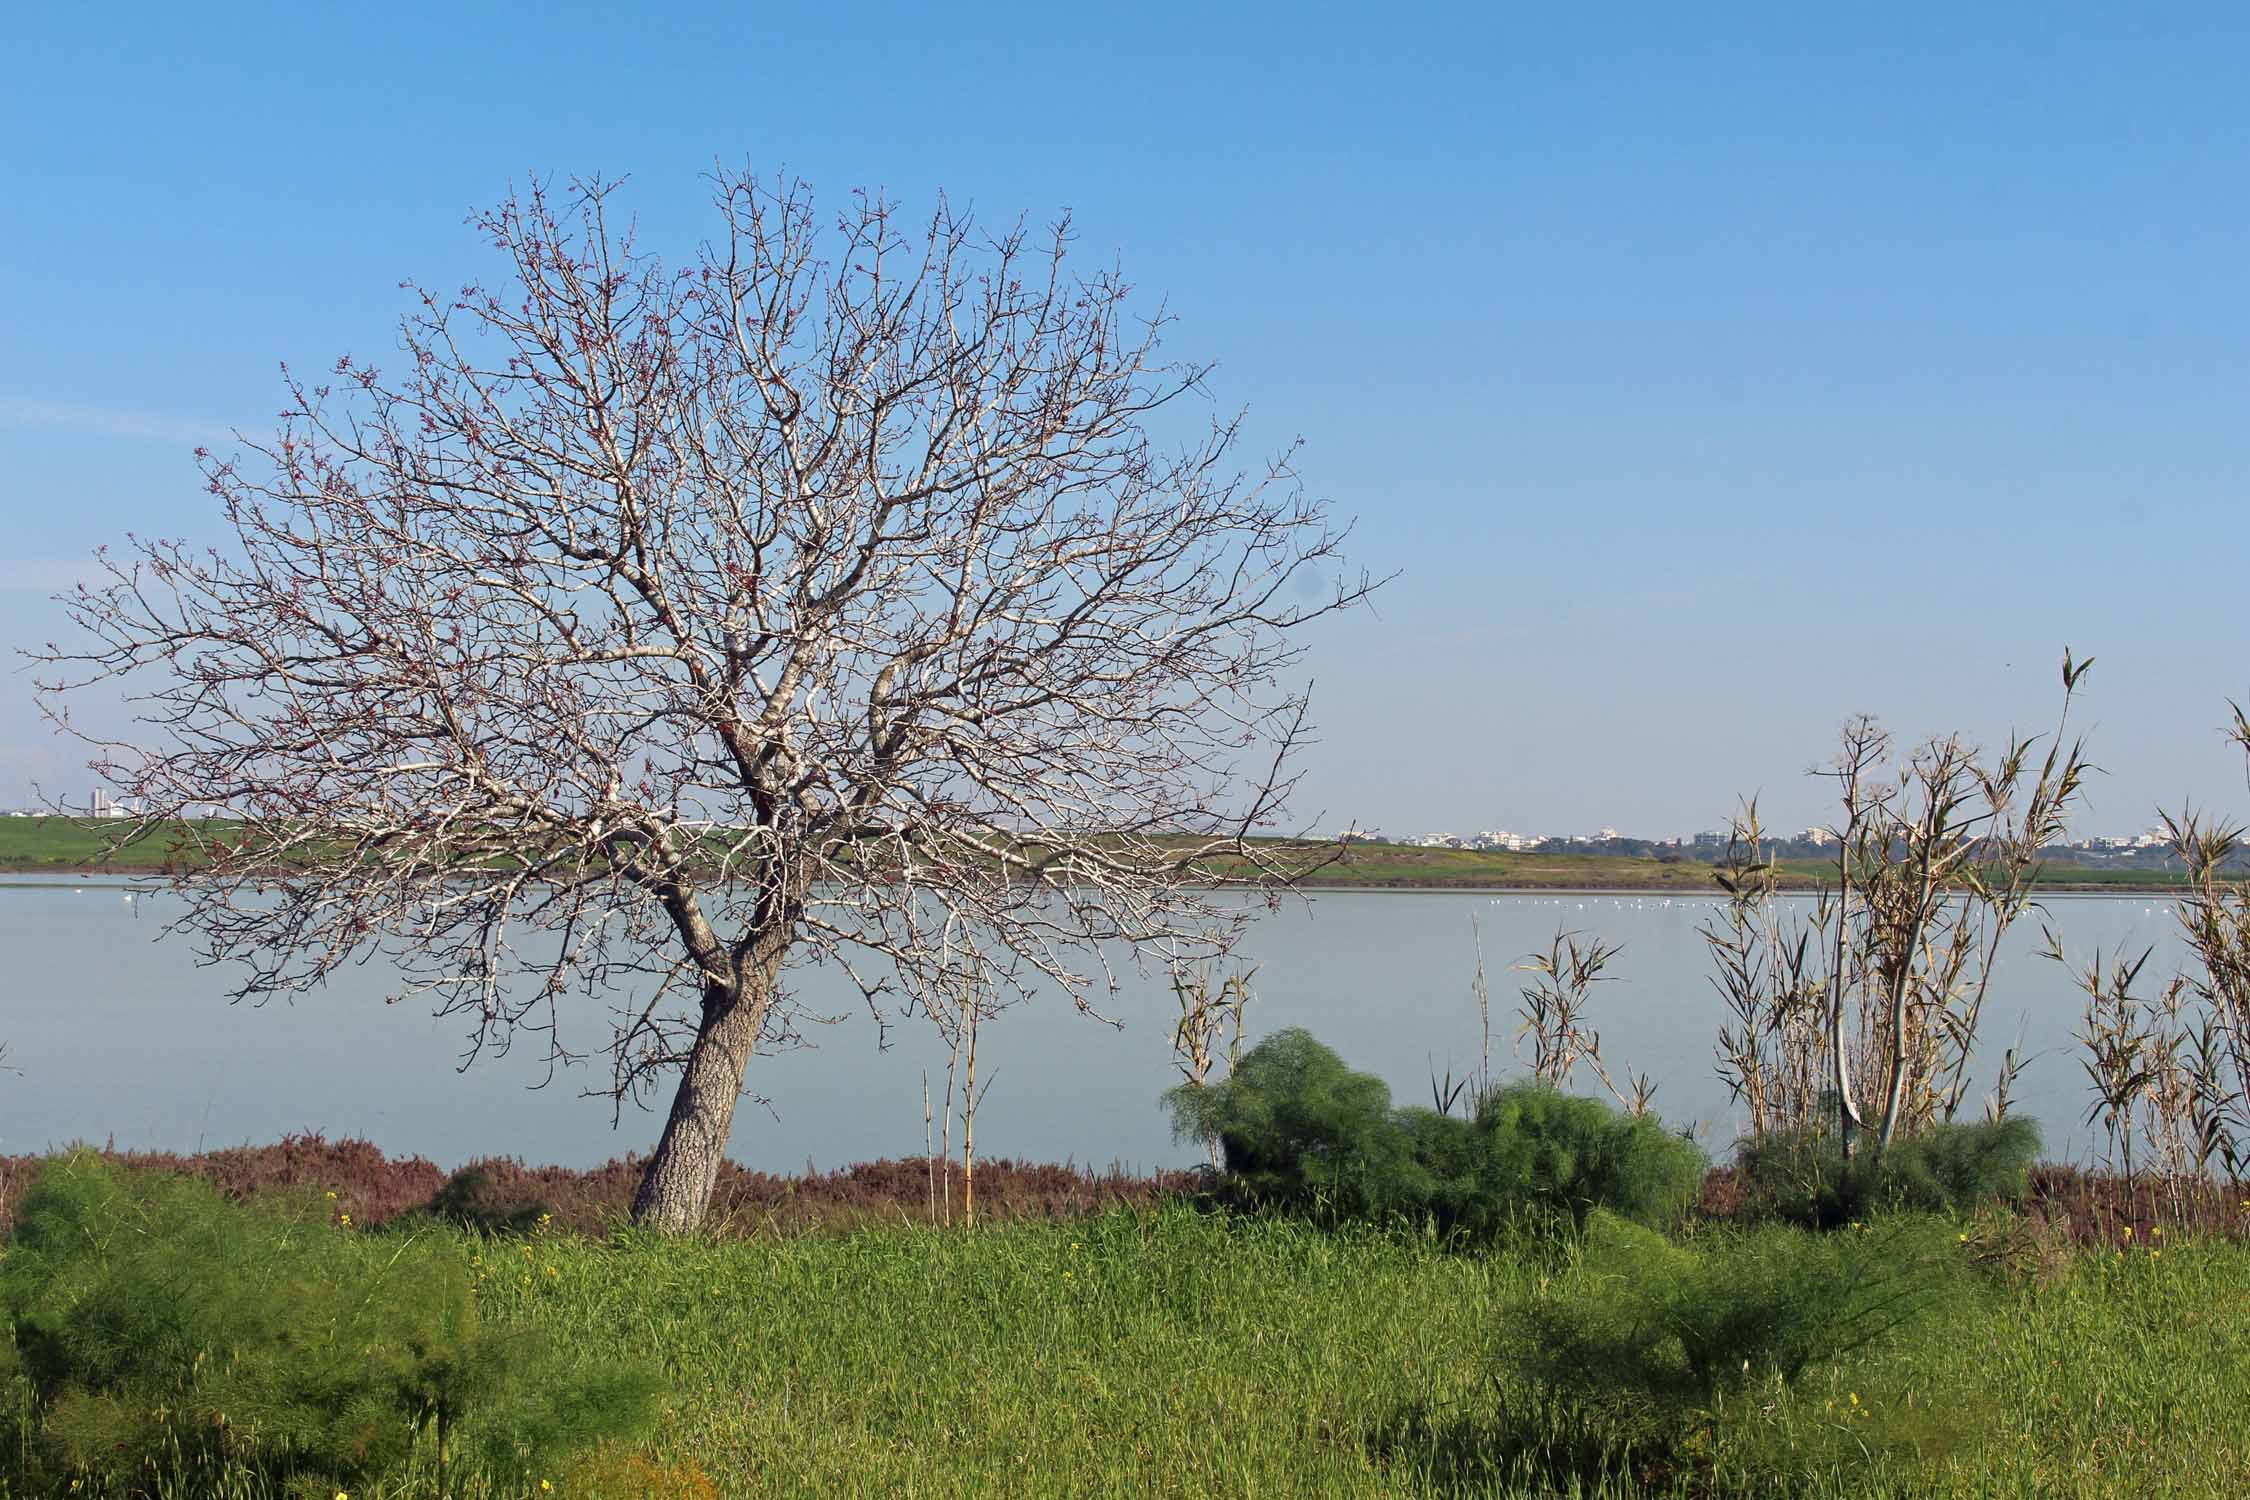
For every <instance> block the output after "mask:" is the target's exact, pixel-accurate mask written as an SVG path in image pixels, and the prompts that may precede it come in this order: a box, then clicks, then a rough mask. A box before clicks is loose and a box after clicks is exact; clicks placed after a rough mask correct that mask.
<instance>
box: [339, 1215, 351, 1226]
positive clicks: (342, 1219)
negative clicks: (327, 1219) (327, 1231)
mask: <svg viewBox="0 0 2250 1500" xmlns="http://www.w3.org/2000/svg"><path fill="white" fill-rule="evenodd" d="M336 1222H337V1223H339V1224H341V1225H343V1226H344V1227H345V1228H346V1229H349V1228H351V1227H352V1216H351V1215H350V1214H338V1215H337V1216H336Z"/></svg>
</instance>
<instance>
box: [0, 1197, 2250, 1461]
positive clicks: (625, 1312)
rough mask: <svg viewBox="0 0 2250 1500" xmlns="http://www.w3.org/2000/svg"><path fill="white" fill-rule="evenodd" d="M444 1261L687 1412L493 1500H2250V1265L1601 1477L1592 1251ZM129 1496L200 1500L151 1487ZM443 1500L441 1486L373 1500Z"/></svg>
mask: <svg viewBox="0 0 2250 1500" xmlns="http://www.w3.org/2000/svg"><path fill="white" fill-rule="evenodd" d="M333 1232H334V1233H336V1234H339V1235H361V1236H363V1237H364V1240H365V1244H366V1250H367V1255H366V1264H367V1265H368V1267H369V1268H370V1269H369V1274H370V1275H376V1274H379V1272H380V1267H381V1266H382V1265H383V1264H384V1263H385V1261H386V1257H388V1256H390V1255H391V1254H392V1253H393V1247H394V1246H395V1244H396V1242H397V1240H398V1238H399V1236H398V1234H397V1233H396V1232H392V1233H384V1232H374V1233H368V1232H366V1231H363V1230H359V1229H354V1228H345V1227H337V1228H335V1229H334V1230H333ZM1725 1232H1726V1231H1719V1230H1712V1231H1706V1233H1707V1234H1723V1233H1725ZM1963 1232H1964V1233H1967V1232H1969V1231H1967V1230H1964V1231H1963ZM420 1233H422V1234H423V1235H425V1236H427V1235H439V1236H451V1237H454V1238H455V1239H456V1240H457V1241H458V1245H457V1248H458V1252H459V1257H460V1260H461V1262H462V1263H463V1264H466V1265H468V1266H470V1267H471V1268H472V1269H471V1270H470V1271H469V1273H468V1274H469V1275H470V1276H472V1277H473V1278H474V1280H475V1284H476V1294H475V1295H476V1300H477V1302H478V1305H479V1307H480V1309H481V1311H482V1313H483V1315H484V1316H485V1317H487V1318H489V1319H491V1320H494V1321H495V1322H496V1323H497V1324H498V1325H500V1326H502V1327H507V1328H513V1329H517V1330H520V1331H523V1332H526V1333H529V1334H532V1335H535V1336H537V1337H539V1338H540V1339H542V1340H544V1341H546V1343H547V1344H548V1345H549V1346H550V1347H552V1348H554V1349H556V1350H558V1351H559V1352H560V1353H561V1354H562V1355H563V1356H564V1357H565V1358H566V1359H568V1360H569V1361H571V1362H574V1363H577V1364H581V1365H588V1366H601V1365H623V1364H628V1363H631V1364H640V1365H643V1366H647V1367H651V1368H653V1369H654V1370H655V1371H656V1373H658V1374H659V1375H660V1376H661V1378H662V1381H663V1383H664V1386H665V1389H666V1390H667V1391H668V1393H669V1394H668V1395H667V1396H666V1397H665V1401H664V1410H663V1415H662V1416H661V1418H660V1419H659V1425H658V1427H657V1430H656V1431H655V1433H654V1434H653V1437H652V1438H651V1439H650V1440H649V1441H647V1442H645V1443H641V1444H636V1445H635V1447H634V1448H633V1450H632V1451H631V1452H630V1453H620V1452H616V1451H612V1452H609V1453H607V1454H605V1455H604V1456H603V1457H601V1458H600V1459H599V1460H598V1461H596V1462H594V1463H591V1464H581V1465H579V1466H575V1467H564V1468H561V1469H560V1470H559V1471H558V1472H556V1473H553V1474H543V1475H538V1476H531V1475H525V1476H521V1477H520V1478H514V1479H510V1480H508V1481H505V1482H501V1481H496V1480H493V1479H492V1478H490V1477H489V1476H487V1477H472V1478H471V1479H469V1481H468V1482H467V1484H466V1486H465V1492H466V1493H468V1494H471V1495H480V1496H495V1495H517V1494H521V1495H541V1494H549V1493H552V1494H560V1495H566V1496H568V1495H581V1496H585V1495H597V1494H623V1493H627V1492H631V1493H634V1494H637V1495H668V1496H713V1495H716V1496H820V1497H848V1496H868V1497H873V1496H900V1495H906V1496H917V1495H928V1496H954V1495H977V1496H1054V1495H1070V1496H1119V1497H1125V1496H1133V1497H1138V1496H1150V1495H1176V1496H1203V1495H1218V1494H1223V1495H1263V1496H1337V1497H1345V1496H1352V1497H1358V1496H1369V1495H1400V1496H1419V1495H1430V1496H1437V1495H1509V1494H1525V1495H1529V1494H1558V1493H1563V1494H1567V1493H1601V1494H1611V1495H1618V1496H1627V1495H1673V1494H1679V1495H1696V1494H1717V1493H1733V1494H1755V1495H1773V1494H1802V1495H1808V1496H1839V1497H1840V1496H1871V1495H1897V1496H1906V1495H1915V1496H1955V1495H1958V1496H1970V1495H1979V1496H1988V1495H2008V1496H2013V1495H2021V1496H2026V1497H2029V1496H2086V1497H2095V1496H2114V1495H2123V1494H2131V1495H2150V1496H2158V1495H2177V1496H2226V1495H2233V1494H2239V1493H2243V1492H2244V1491H2245V1489H2246V1488H2250V1422H2246V1420H2245V1418H2244V1416H2243V1414H2242V1406H2241V1399H2242V1392H2243V1391H2244V1390H2245V1389H2250V1352H2246V1351H2250V1296H2245V1295H2244V1293H2245V1292H2250V1250H2246V1249H2245V1248H2244V1247H2242V1246H2240V1245H2232V1244H2219V1243H2209V1244H2198V1243H2194V1242H2182V1243H2176V1244H2173V1245H2169V1246H2166V1247H2165V1248H2163V1249H2162V1250H2161V1251H2160V1252H2158V1253H2149V1252H2147V1251H2136V1252H2135V1253H2131V1254H2124V1255H2120V1254H2116V1253H2111V1252H2105V1253H2103V1254H2099V1255H2083V1254H2082V1255H2078V1256H2075V1257H2073V1258H2072V1259H2070V1260H2069V1261H2068V1263H2067V1264H2066V1265H2065V1266H2063V1267H2062V1268H2061V1269H2060V1270H2059V1272H2057V1273H2055V1274H2053V1275H2052V1276H2051V1278H2050V1279H2046V1280H2044V1281H2040V1282H2033V1281H2030V1280H2020V1281H2019V1280H2008V1279H1994V1280H1992V1281H1991V1283H1990V1285H1989V1287H1988V1288H1987V1289H1986V1290H1985V1291H1984V1292H1983V1293H1982V1294H1981V1295H1980V1296H1979V1297H1978V1298H1977V1299H1976V1300H1975V1301H1974V1302H1973V1303H1971V1304H1968V1305H1964V1306H1962V1307H1959V1308H1957V1309H1954V1310H1953V1311H1952V1312H1950V1313H1949V1315H1948V1316H1947V1317H1946V1318H1944V1319H1943V1320H1938V1321H1925V1322H1924V1323H1922V1324H1920V1325H1917V1326H1916V1327H1914V1328H1911V1329H1909V1330H1908V1331H1907V1332H1906V1333H1904V1334H1902V1335H1900V1336H1898V1337H1897V1338H1895V1339H1893V1340H1892V1341H1891V1342H1889V1343H1888V1344H1885V1345H1882V1346H1879V1347H1877V1348H1875V1349H1873V1350H1871V1351H1869V1352H1866V1353H1863V1354H1859V1355H1853V1356H1850V1357H1847V1358H1846V1359H1845V1360H1843V1361H1842V1362H1841V1363H1838V1364H1836V1365H1834V1366H1830V1367H1823V1368H1820V1369H1818V1370H1816V1371H1814V1372H1813V1373H1812V1374H1810V1375H1808V1376H1807V1377H1806V1378H1805V1379H1803V1380H1802V1381H1801V1382H1800V1383H1799V1384H1797V1385H1796V1386H1795V1387H1793V1388H1789V1389H1783V1388H1781V1387H1779V1386H1775V1387H1773V1388H1770V1389H1759V1388H1753V1389H1752V1390H1751V1391H1750V1392H1749V1393H1748V1395H1747V1396H1746V1397H1744V1398H1741V1399H1736V1400H1733V1401H1730V1402H1725V1403H1722V1404H1721V1406H1720V1407H1719V1408H1718V1409H1717V1410H1715V1411H1714V1412H1712V1413H1711V1414H1710V1415H1709V1416H1708V1418H1704V1419H1698V1421H1697V1424H1696V1427H1697V1430H1696V1431H1695V1433H1694V1434H1693V1435H1692V1437H1691V1438H1690V1440H1689V1441H1688V1442H1687V1443H1686V1444H1685V1445H1684V1446H1683V1447H1681V1448H1680V1449H1679V1450H1678V1451H1676V1452H1674V1453H1673V1454H1671V1455H1669V1456H1667V1457H1666V1458H1665V1459H1663V1460H1662V1461H1651V1462H1648V1463H1643V1464H1628V1465H1627V1466H1626V1467H1625V1468H1624V1469H1623V1470H1619V1469H1616V1468H1614V1467H1612V1468H1610V1469H1609V1470H1607V1471H1606V1472H1605V1471H1604V1470H1602V1469H1601V1468H1599V1467H1595V1466H1590V1465H1587V1464H1585V1463H1584V1462H1583V1461H1582V1460H1581V1459H1580V1458H1578V1457H1576V1456H1574V1455H1576V1454H1577V1453H1578V1452H1580V1451H1581V1448H1580V1446H1579V1439H1580V1438H1581V1437H1582V1436H1583V1433H1582V1431H1579V1430H1577V1429H1574V1428H1572V1427H1571V1425H1570V1423H1569V1422H1567V1421H1565V1420H1563V1419H1560V1418H1558V1417H1557V1416H1556V1415H1555V1413H1554V1412H1553V1411H1552V1409H1551V1408H1550V1406H1549V1405H1548V1403H1546V1402H1545V1401H1544V1400H1543V1399H1542V1397H1541V1394H1540V1393H1539V1392H1538V1391H1536V1390H1534V1389H1533V1388H1531V1387H1530V1386H1529V1385H1528V1384H1527V1383H1526V1382H1525V1381H1524V1380H1523V1379H1522V1378H1521V1376H1520V1375H1519V1374H1518V1373H1517V1372H1516V1371H1515V1370H1513V1369H1512V1368H1510V1367H1509V1366H1508V1364H1507V1363H1506V1362H1505V1361H1503V1360H1501V1359H1500V1358H1499V1357H1498V1356H1497V1350H1496V1343H1495V1337H1496V1331H1497V1330H1498V1328H1499V1327H1500V1325H1501V1323H1502V1320H1503V1317H1504V1315H1505V1313H1506V1312H1507V1310H1508V1309H1509V1308H1510V1307H1512V1306H1515V1305H1518V1304H1520V1303H1522V1302H1523V1301H1524V1300H1525V1299H1530V1298H1537V1297H1540V1296H1547V1295H1567V1294H1569V1293H1571V1292H1573V1291H1577V1290H1582V1289H1583V1286H1582V1283H1583V1282H1584V1280H1585V1279H1586V1277H1587V1276H1589V1275H1590V1274H1591V1273H1589V1272H1588V1271H1587V1270H1586V1268H1585V1267H1583V1266H1581V1265H1577V1264H1575V1263H1574V1262H1573V1259H1572V1257H1571V1255H1570V1254H1569V1252H1567V1251H1557V1250H1555V1249H1552V1248H1547V1249H1538V1250H1522V1251H1515V1252H1509V1251H1501V1252H1496V1253H1491V1254H1481V1255H1471V1254H1461V1253H1451V1252H1447V1251H1444V1250H1441V1249H1439V1248H1438V1247H1436V1246H1434V1245H1431V1244H1429V1243H1426V1242H1423V1241H1421V1240H1418V1239H1417V1238H1415V1237H1414V1236H1412V1235H1402V1234H1395V1233H1378V1232H1373V1231H1364V1230H1362V1231H1343V1232H1328V1231H1323V1230H1319V1229H1314V1228H1309V1227H1306V1226H1303V1225H1300V1224H1294V1223H1289V1222H1282V1221H1271V1220H1241V1219H1229V1218H1225V1217H1220V1216H1212V1215H1202V1214H1198V1213H1195V1212H1193V1211H1190V1210H1188V1209H1185V1208H1178V1207H1172V1208H1151V1209H1120V1210H1114V1211H1111V1212H1109V1213H1106V1214H1103V1215H1100V1216H1097V1217H1093V1218H1089V1219H1085V1220H1082V1221H1078V1222H1075V1223H1050V1224H1018V1225H1013V1226H1009V1227H1006V1228H1000V1229H989V1230H983V1229H980V1230H975V1231H961V1230H953V1231H933V1230H928V1229H917V1228H892V1229H869V1230H862V1231H857V1232H852V1233H845V1234H812V1235H799V1236H788V1237H778V1238H765V1239H756V1240H738V1241H729V1242H714V1241H710V1240H699V1239H698V1240H671V1241H666V1240H658V1239H653V1238H648V1237H642V1236H633V1235H621V1236H615V1237H612V1238H611V1239H609V1240H606V1241H595V1240H591V1239H587V1238H584V1237H581V1236H577V1235H572V1234H567V1233H563V1232H559V1231H556V1230H552V1229H534V1230H533V1231H532V1232H530V1233H529V1234H527V1235H525V1236H522V1237H505V1236H502V1237H493V1238H485V1237H479V1236H476V1235H473V1234H470V1233H468V1232H466V1231H462V1230H458V1229H445V1228H437V1229H432V1228H424V1229H422V1230H421V1231H420ZM1948 1238H1950V1237H1948ZM1977 1248H1978V1246H1977V1245H1976V1244H1969V1245H1964V1246H1963V1247H1962V1249H1961V1254H1962V1255H1963V1256H1964V1257H1968V1256H1972V1255H1974V1254H1976V1253H1977ZM5 1465H6V1460H5V1456H0V1471H4V1470H5ZM604 1476H607V1478H606V1482H605V1479H604ZM541 1479H544V1480H547V1481H548V1482H549V1484H550V1485H551V1486H552V1488H551V1489H548V1490H542V1489H541V1488H540V1486H539V1483H538V1481H539V1480H541ZM621 1486H626V1487H621ZM133 1492H134V1493H136V1494H152V1495H159V1496H161V1495H185V1494H188V1493H190V1492H191V1491H190V1490H188V1489H186V1488H183V1487H182V1486H181V1485H180V1484H178V1483H176V1482H170V1481H167V1480H165V1479H164V1477H163V1476H162V1474H161V1472H160V1471H157V1472H154V1473H153V1474H152V1477H151V1480H150V1482H149V1483H148V1485H147V1487H146V1488H136V1489H135V1490H134V1491H133ZM22 1493H24V1491H22V1490H20V1489H14V1488H10V1487H9V1485H8V1483H7V1482H6V1481H5V1480H0V1494H5V1495H9V1496H14V1495H19V1494H22ZM239 1493H240V1494H241V1495H243V1496H244V1497H245V1500H247V1497H249V1496H252V1495H260V1494H263V1493H264V1491H262V1490H260V1489H259V1488H257V1487H255V1486H246V1487H244V1488H243V1489H241V1490H240V1491H239ZM439 1493H441V1490H440V1488H439V1485H438V1482H437V1480H436V1478H435V1471H434V1469H432V1470H428V1471H427V1472H425V1473H423V1474H421V1475H420V1476H419V1477H416V1476H413V1475H409V1476H407V1477H404V1478H402V1479H400V1480H398V1481H396V1482H392V1483H389V1484H387V1485H384V1486H371V1487H363V1488H361V1489H359V1490H357V1491H355V1496H354V1500H377V1497H391V1500H405V1497H407V1496H433V1497H434V1496H436V1495H437V1494H439Z"/></svg>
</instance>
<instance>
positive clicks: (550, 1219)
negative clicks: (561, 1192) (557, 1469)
mask: <svg viewBox="0 0 2250 1500" xmlns="http://www.w3.org/2000/svg"><path fill="white" fill-rule="evenodd" d="M554 1222H555V1216H554V1215H553V1214H541V1215H540V1216H539V1227H540V1228H541V1229H545V1228H546V1227H547V1226H548V1225H549V1224H552V1223H554ZM539 1487H540V1488H541V1489H545V1488H546V1487H547V1481H546V1480H544V1479H542V1480H540V1481H539Z"/></svg>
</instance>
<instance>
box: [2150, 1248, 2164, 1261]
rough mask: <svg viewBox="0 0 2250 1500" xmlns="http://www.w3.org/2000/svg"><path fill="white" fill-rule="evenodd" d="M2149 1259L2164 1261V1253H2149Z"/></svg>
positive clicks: (2154, 1251) (2157, 1251)
mask: <svg viewBox="0 0 2250 1500" xmlns="http://www.w3.org/2000/svg"><path fill="white" fill-rule="evenodd" d="M2148 1258H2149V1259H2150V1260H2162V1259H2163V1258H2164V1252H2163V1251H2161V1250H2151V1251H2149V1253H2148Z"/></svg>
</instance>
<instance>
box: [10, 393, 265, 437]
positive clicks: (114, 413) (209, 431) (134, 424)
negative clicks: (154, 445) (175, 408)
mask: <svg viewBox="0 0 2250 1500" xmlns="http://www.w3.org/2000/svg"><path fill="white" fill-rule="evenodd" d="M0 427H39V428H45V429H48V430H50V431H55V432H80V433H87V434H90V435H92V436H94V437H113V438H137V439H147V440H149V441H152V442H160V443H200V444H204V445H216V444H219V443H228V442H232V441H233V440H234V434H232V433H231V432H229V431H227V429H226V428H224V427H221V426H220V425H219V424H218V423H216V422H196V421H189V420H185V419H182V418H179V417H167V416H162V415H158V414H156V413H153V412H145V411H120V410H117V409H115V408H112V407H106V406H79V405H75V404H73V403H71V402H67V401H37V400H33V399H31V398H29V397H25V396H0Z"/></svg>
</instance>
